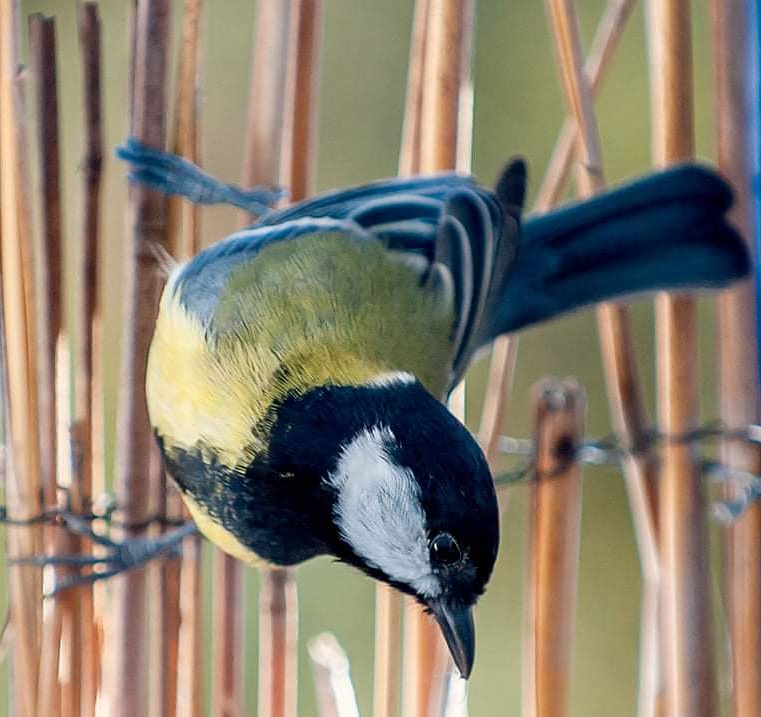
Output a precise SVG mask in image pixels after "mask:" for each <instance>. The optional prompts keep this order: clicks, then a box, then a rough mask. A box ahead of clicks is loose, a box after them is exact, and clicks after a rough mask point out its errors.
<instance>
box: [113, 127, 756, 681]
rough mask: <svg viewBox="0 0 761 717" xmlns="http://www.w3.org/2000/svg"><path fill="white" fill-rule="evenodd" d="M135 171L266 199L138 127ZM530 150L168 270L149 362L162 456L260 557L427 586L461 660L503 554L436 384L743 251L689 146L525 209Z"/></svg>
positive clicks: (386, 185) (418, 182) (242, 549)
mask: <svg viewBox="0 0 761 717" xmlns="http://www.w3.org/2000/svg"><path fill="white" fill-rule="evenodd" d="M121 156H122V157H124V158H126V159H127V160H129V161H130V162H131V163H132V165H133V166H132V179H133V181H140V182H144V183H148V184H151V185H153V186H155V187H157V188H159V189H162V190H164V191H166V192H170V193H181V194H185V195H186V196H190V197H191V198H192V199H194V200H196V201H218V200H220V199H221V200H225V201H230V202H232V203H235V204H238V205H239V206H244V207H245V208H248V209H253V210H255V211H257V210H259V211H261V210H262V207H261V206H260V202H261V200H262V195H261V194H252V195H247V194H246V193H244V192H241V191H239V190H236V189H233V188H231V187H229V186H226V185H221V184H219V183H217V182H216V180H212V179H211V178H209V177H208V176H207V175H204V174H202V173H201V172H200V170H198V169H197V168H195V167H193V166H192V165H190V164H188V163H185V162H183V161H182V160H179V159H178V158H176V157H172V156H169V155H165V154H163V153H160V152H155V151H154V150H150V149H148V148H146V147H143V146H141V145H138V144H137V143H135V142H130V143H128V144H127V145H126V146H125V147H123V148H122V149H121ZM525 190H526V170H525V165H524V163H523V161H521V160H515V161H512V162H511V163H509V164H508V165H507V167H506V169H505V170H504V172H503V173H502V175H501V177H500V179H499V180H498V182H497V184H496V187H495V189H494V191H489V190H488V189H485V188H483V187H481V186H478V185H477V184H476V183H475V181H474V180H473V179H472V178H470V177H464V176H458V175H455V174H443V175H438V176H432V177H414V178H411V179H390V180H383V181H379V182H375V183H372V184H368V185H365V186H360V187H354V188H351V189H344V190H341V191H336V192H331V193H328V194H323V195H321V196H318V197H316V198H314V199H310V200H308V201H305V202H301V203H299V204H296V205H294V206H291V207H289V208H287V209H283V210H280V211H270V212H267V213H265V214H264V215H263V216H262V217H261V218H260V219H259V220H258V221H257V222H256V223H255V224H254V225H253V226H251V227H249V228H247V229H245V230H243V231H240V232H237V233H235V234H233V235H232V236H229V237H227V238H226V239H224V240H222V241H220V242H219V243H217V244H215V245H213V246H211V247H210V248H208V249H206V250H205V251H202V252H201V253H200V254H198V255H197V256H196V257H195V258H193V259H192V260H191V261H190V262H188V263H187V264H185V265H183V266H180V267H178V268H177V269H176V270H175V271H174V272H173V273H172V274H171V276H170V278H169V280H168V282H167V284H166V288H165V290H164V293H163V297H162V299H161V305H160V311H159V316H158V321H157V324H156V329H155V335H154V337H153V342H152V345H151V349H150V355H149V358H148V368H147V384H146V391H147V400H148V407H149V412H150V417H151V421H152V423H153V427H154V430H155V434H156V437H157V439H158V442H159V445H160V447H161V451H162V453H163V457H164V460H165V463H166V468H167V471H168V472H169V474H170V475H171V477H172V478H173V479H174V481H175V483H176V484H177V486H178V487H179V489H180V491H181V493H182V495H183V497H184V499H185V502H186V503H187V506H188V508H189V510H190V512H191V514H192V516H193V518H194V519H195V521H196V523H197V524H198V527H199V529H200V530H201V532H202V533H203V534H204V535H205V536H206V537H207V538H209V539H210V540H211V541H213V542H214V543H216V544H217V545H218V546H219V547H221V548H222V549H223V550H225V551H226V552H228V553H229V554H230V555H233V556H235V557H237V558H240V559H242V560H244V561H246V562H248V563H250V564H253V565H262V564H274V565H278V566H286V565H295V564H297V563H301V562H303V561H305V560H307V559H309V558H312V557H315V556H317V555H332V556H334V557H336V558H338V559H339V560H341V561H344V562H346V563H349V564H350V565H353V566H355V567H357V568H359V569H360V570H362V571H363V572H365V573H367V574H368V575H370V576H371V577H373V578H376V579H378V580H381V581H383V582H385V583H388V584H390V585H392V586H394V587H395V588H397V589H398V590H400V591H401V592H403V593H407V594H409V595H412V596H413V597H414V598H416V599H417V600H418V601H419V602H420V603H422V605H423V606H425V608H427V609H428V610H429V611H430V612H431V613H432V614H433V615H434V616H435V618H436V620H437V621H438V623H439V625H440V626H441V630H442V632H443V634H444V637H445V638H446V641H447V643H448V645H449V648H450V651H451V653H452V657H453V658H454V662H455V664H456V665H457V667H458V669H459V671H460V673H461V674H462V675H463V677H468V676H469V674H470V672H471V669H472V666H473V660H474V648H475V636H474V625H473V619H472V616H471V610H472V608H473V605H474V604H475V603H476V601H477V599H478V597H479V596H480V595H481V594H482V593H483V591H484V588H485V586H486V584H487V582H488V580H489V577H490V575H491V572H492V569H493V567H494V562H495V559H496V556H497V545H498V540H499V519H498V509H497V500H496V496H495V489H494V483H493V480H492V476H491V474H490V472H489V467H488V465H487V463H486V460H485V458H484V454H483V452H482V451H481V448H480V447H479V445H478V443H477V441H476V440H475V438H474V437H473V436H472V435H471V434H470V433H469V432H468V430H467V429H466V428H465V426H463V425H462V423H460V422H459V421H458V420H457V419H455V418H454V416H453V415H452V414H451V413H450V412H449V411H448V410H447V408H446V406H445V403H444V402H443V401H444V399H445V398H446V396H447V394H448V393H449V392H450V391H451V390H452V389H453V387H454V386H455V385H456V384H457V383H458V381H459V380H460V379H461V378H462V376H463V374H464V372H465V370H466V368H467V366H468V364H469V362H470V361H471V359H472V357H473V356H474V355H475V354H476V352H478V351H479V350H480V349H482V348H484V347H488V346H489V344H490V343H491V342H492V341H493V340H494V339H495V338H496V337H498V336H500V335H502V334H504V333H507V332H510V331H515V330H516V329H520V328H523V327H525V326H529V325H531V324H535V323H537V322H540V321H544V320H546V319H550V318H552V317H554V316H557V315H559V314H563V313H567V312H569V311H572V310H573V309H576V308H578V307H581V306H586V305H590V304H594V303H596V302H600V301H607V300H610V299H614V298H616V297H619V296H622V295H630V294H634V293H638V292H643V291H654V290H659V289H693V288H706V287H714V288H715V287H722V286H725V285H726V284H728V283H729V282H731V281H733V280H735V279H737V278H739V277H742V276H744V275H745V274H746V272H747V271H748V261H749V260H748V255H747V252H746V249H745V246H744V244H743V242H742V240H741V239H740V237H739V236H738V235H737V233H736V232H735V231H734V230H733V229H732V227H731V226H730V225H729V224H728V223H727V219H726V213H727V210H728V209H729V207H730V205H731V203H732V196H731V192H730V190H729V188H728V187H727V185H726V184H725V183H724V181H723V180H721V179H720V178H719V177H718V176H717V175H716V174H715V173H714V172H712V171H711V170H709V169H707V168H704V167H701V166H696V165H683V166H679V167H677V168H674V169H669V170H667V171H664V172H660V173H657V174H653V175H651V176H648V177H645V178H644V179H640V180H638V181H636V182H634V183H632V184H628V185H625V186H622V187H620V188H618V189H614V190H612V191H609V192H608V193H606V194H602V195H600V196H598V197H596V198H594V199H592V200H590V201H586V202H582V203H577V204H572V205H569V206H566V207H565V208H562V209H559V210H558V211H555V212H552V213H550V214H547V215H544V216H540V217H536V218H530V219H529V220H528V221H526V222H524V223H523V225H522V223H521V209H522V206H523V203H524V197H525Z"/></svg>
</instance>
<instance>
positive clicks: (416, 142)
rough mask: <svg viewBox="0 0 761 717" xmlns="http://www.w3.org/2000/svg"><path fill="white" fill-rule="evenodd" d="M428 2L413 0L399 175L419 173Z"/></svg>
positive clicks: (426, 0) (429, 0) (428, 0)
mask: <svg viewBox="0 0 761 717" xmlns="http://www.w3.org/2000/svg"><path fill="white" fill-rule="evenodd" d="M430 5H431V0H416V2H415V16H414V18H413V24H412V42H411V44H410V61H409V70H408V72H409V74H408V76H407V96H406V98H405V105H404V124H403V127H402V147H401V152H400V156H399V174H400V175H401V176H407V175H410V174H418V173H419V172H420V126H421V125H420V119H421V115H422V107H423V86H424V84H425V77H424V73H425V70H426V64H425V57H426V43H427V39H428V13H429V11H430Z"/></svg>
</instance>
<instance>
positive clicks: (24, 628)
mask: <svg viewBox="0 0 761 717" xmlns="http://www.w3.org/2000/svg"><path fill="white" fill-rule="evenodd" d="M17 33H18V3H17V2H12V1H7V2H4V3H2V4H0V160H1V161H2V165H1V167H2V169H0V241H1V242H2V251H1V254H2V258H1V260H2V283H3V286H2V292H3V329H4V332H5V337H4V339H5V352H6V355H5V370H6V379H7V380H6V397H7V405H6V408H7V414H6V415H7V421H8V424H7V433H6V441H7V447H8V450H7V451H6V470H7V473H6V477H7V478H6V502H7V509H8V515H9V517H11V518H14V519H23V518H29V517H32V516H34V515H37V514H38V513H39V510H40V507H41V504H40V483H39V470H40V455H39V438H38V437H39V417H38V412H37V411H38V407H37V368H36V362H37V355H36V337H35V319H36V312H35V301H34V289H33V287H34V267H33V260H32V245H31V233H30V226H29V196H28V189H27V174H26V161H27V158H26V148H27V144H26V133H25V126H24V123H25V113H24V105H23V88H22V79H21V78H20V76H19V73H18V70H19V66H18V62H19V60H18V34H17ZM40 532H41V531H39V530H38V529H37V528H33V527H15V528H14V527H9V528H8V554H9V556H10V557H13V556H20V555H29V554H37V553H38V552H39V551H40V550H41V549H42V541H41V536H40ZM40 588H41V580H40V570H39V569H38V568H34V567H31V566H16V567H13V568H12V569H11V570H10V574H9V593H10V611H11V621H12V624H13V630H14V632H15V634H17V635H23V639H21V640H18V641H16V642H15V644H14V649H13V675H14V683H13V688H12V692H13V698H14V703H15V705H16V710H17V712H18V714H20V715H23V716H24V717H33V715H34V714H35V712H36V707H37V690H36V686H37V677H38V670H39V648H40V633H41V617H42V611H41V600H40V594H41V589H40Z"/></svg>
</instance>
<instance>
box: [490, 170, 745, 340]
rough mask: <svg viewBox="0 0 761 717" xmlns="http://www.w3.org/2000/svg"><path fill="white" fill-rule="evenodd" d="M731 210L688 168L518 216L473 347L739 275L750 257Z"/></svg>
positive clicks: (710, 175)
mask: <svg viewBox="0 0 761 717" xmlns="http://www.w3.org/2000/svg"><path fill="white" fill-rule="evenodd" d="M731 205H732V192H731V190H730V188H729V187H728V185H727V184H726V182H724V180H722V179H721V178H720V177H719V176H718V175H717V174H715V173H714V172H713V171H711V170H710V169H707V168H705V167H701V166H698V165H694V164H693V165H682V166H678V167H675V168H672V169H668V170H666V171H663V172H659V173H657V174H653V175H650V176H648V177H645V178H643V179H640V180H637V181H634V182H632V183H630V184H626V185H624V186H622V187H619V188H616V189H613V190H611V191H609V192H607V193H605V194H601V195H599V196H597V197H595V198H594V199H592V200H589V201H586V202H582V203H578V204H573V205H569V206H567V207H564V208H561V209H558V210H557V211H554V212H550V213H548V214H545V215H542V216H539V217H533V218H532V217H529V218H527V219H526V221H525V223H524V227H523V232H522V238H521V241H520V245H519V247H518V251H517V256H516V258H515V261H514V263H513V265H512V267H511V268H510V269H509V270H508V271H507V272H506V274H505V276H504V277H503V278H502V280H501V285H500V287H499V290H498V291H497V292H495V296H496V297H498V298H497V300H496V301H494V302H493V303H492V306H491V307H490V309H491V312H490V313H491V315H490V316H489V317H488V318H487V320H486V321H485V322H484V324H483V326H484V329H485V331H484V336H483V337H482V341H481V343H482V344H484V343H487V342H488V341H489V340H491V339H493V338H495V337H496V336H499V335H500V334H503V333H507V332H509V331H515V330H516V329H520V328H522V327H525V326H528V325H530V324H535V323H538V322H540V321H544V320H546V319H550V318H552V317H554V316H557V315H559V314H563V313H567V312H569V311H573V310H574V309H577V308H579V307H582V306H586V305H590V304H595V303H598V302H601V301H608V300H610V299H616V298H618V297H621V296H627V295H631V294H637V293H641V292H653V291H657V290H660V289H668V290H670V291H674V290H677V291H679V290H693V289H712V288H720V287H723V286H726V285H727V284H729V283H730V282H732V281H734V280H736V279H739V278H741V277H743V276H744V275H746V274H747V273H748V271H749V264H750V260H749V256H748V251H747V249H746V247H745V244H744V242H743V240H742V239H741V238H740V236H739V235H738V234H737V232H736V231H735V229H733V228H732V226H731V225H730V224H729V223H728V221H727V211H728V210H729V208H730V206H731Z"/></svg>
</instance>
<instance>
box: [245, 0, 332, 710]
mask: <svg viewBox="0 0 761 717" xmlns="http://www.w3.org/2000/svg"><path fill="white" fill-rule="evenodd" d="M291 12H292V15H291V25H290V27H291V30H290V41H289V46H288V61H287V73H288V77H287V83H286V88H287V89H286V96H285V102H286V109H285V123H284V134H283V138H282V145H280V149H281V152H282V156H281V181H282V184H284V185H285V186H286V187H288V188H289V190H290V196H291V200H292V201H300V200H302V199H304V198H305V197H307V196H308V195H309V193H310V191H311V185H312V182H313V174H314V160H315V155H316V142H315V140H316V136H317V116H318V114H317V88H318V80H319V47H320V34H321V30H322V12H323V4H322V2H321V0H299V2H298V3H294V4H293V6H292V11H291ZM278 46H280V44H279V43H278ZM265 119H266V118H265ZM259 601H260V602H259V631H260V638H259V639H260V642H259V680H260V690H259V714H260V715H262V716H267V717H270V716H271V717H288V716H290V715H295V714H296V704H297V702H296V688H297V660H296V655H297V651H296V644H297V636H298V608H297V596H296V581H295V576H294V574H293V571H292V570H291V569H274V570H265V571H263V572H262V585H261V594H260V597H259Z"/></svg>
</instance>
